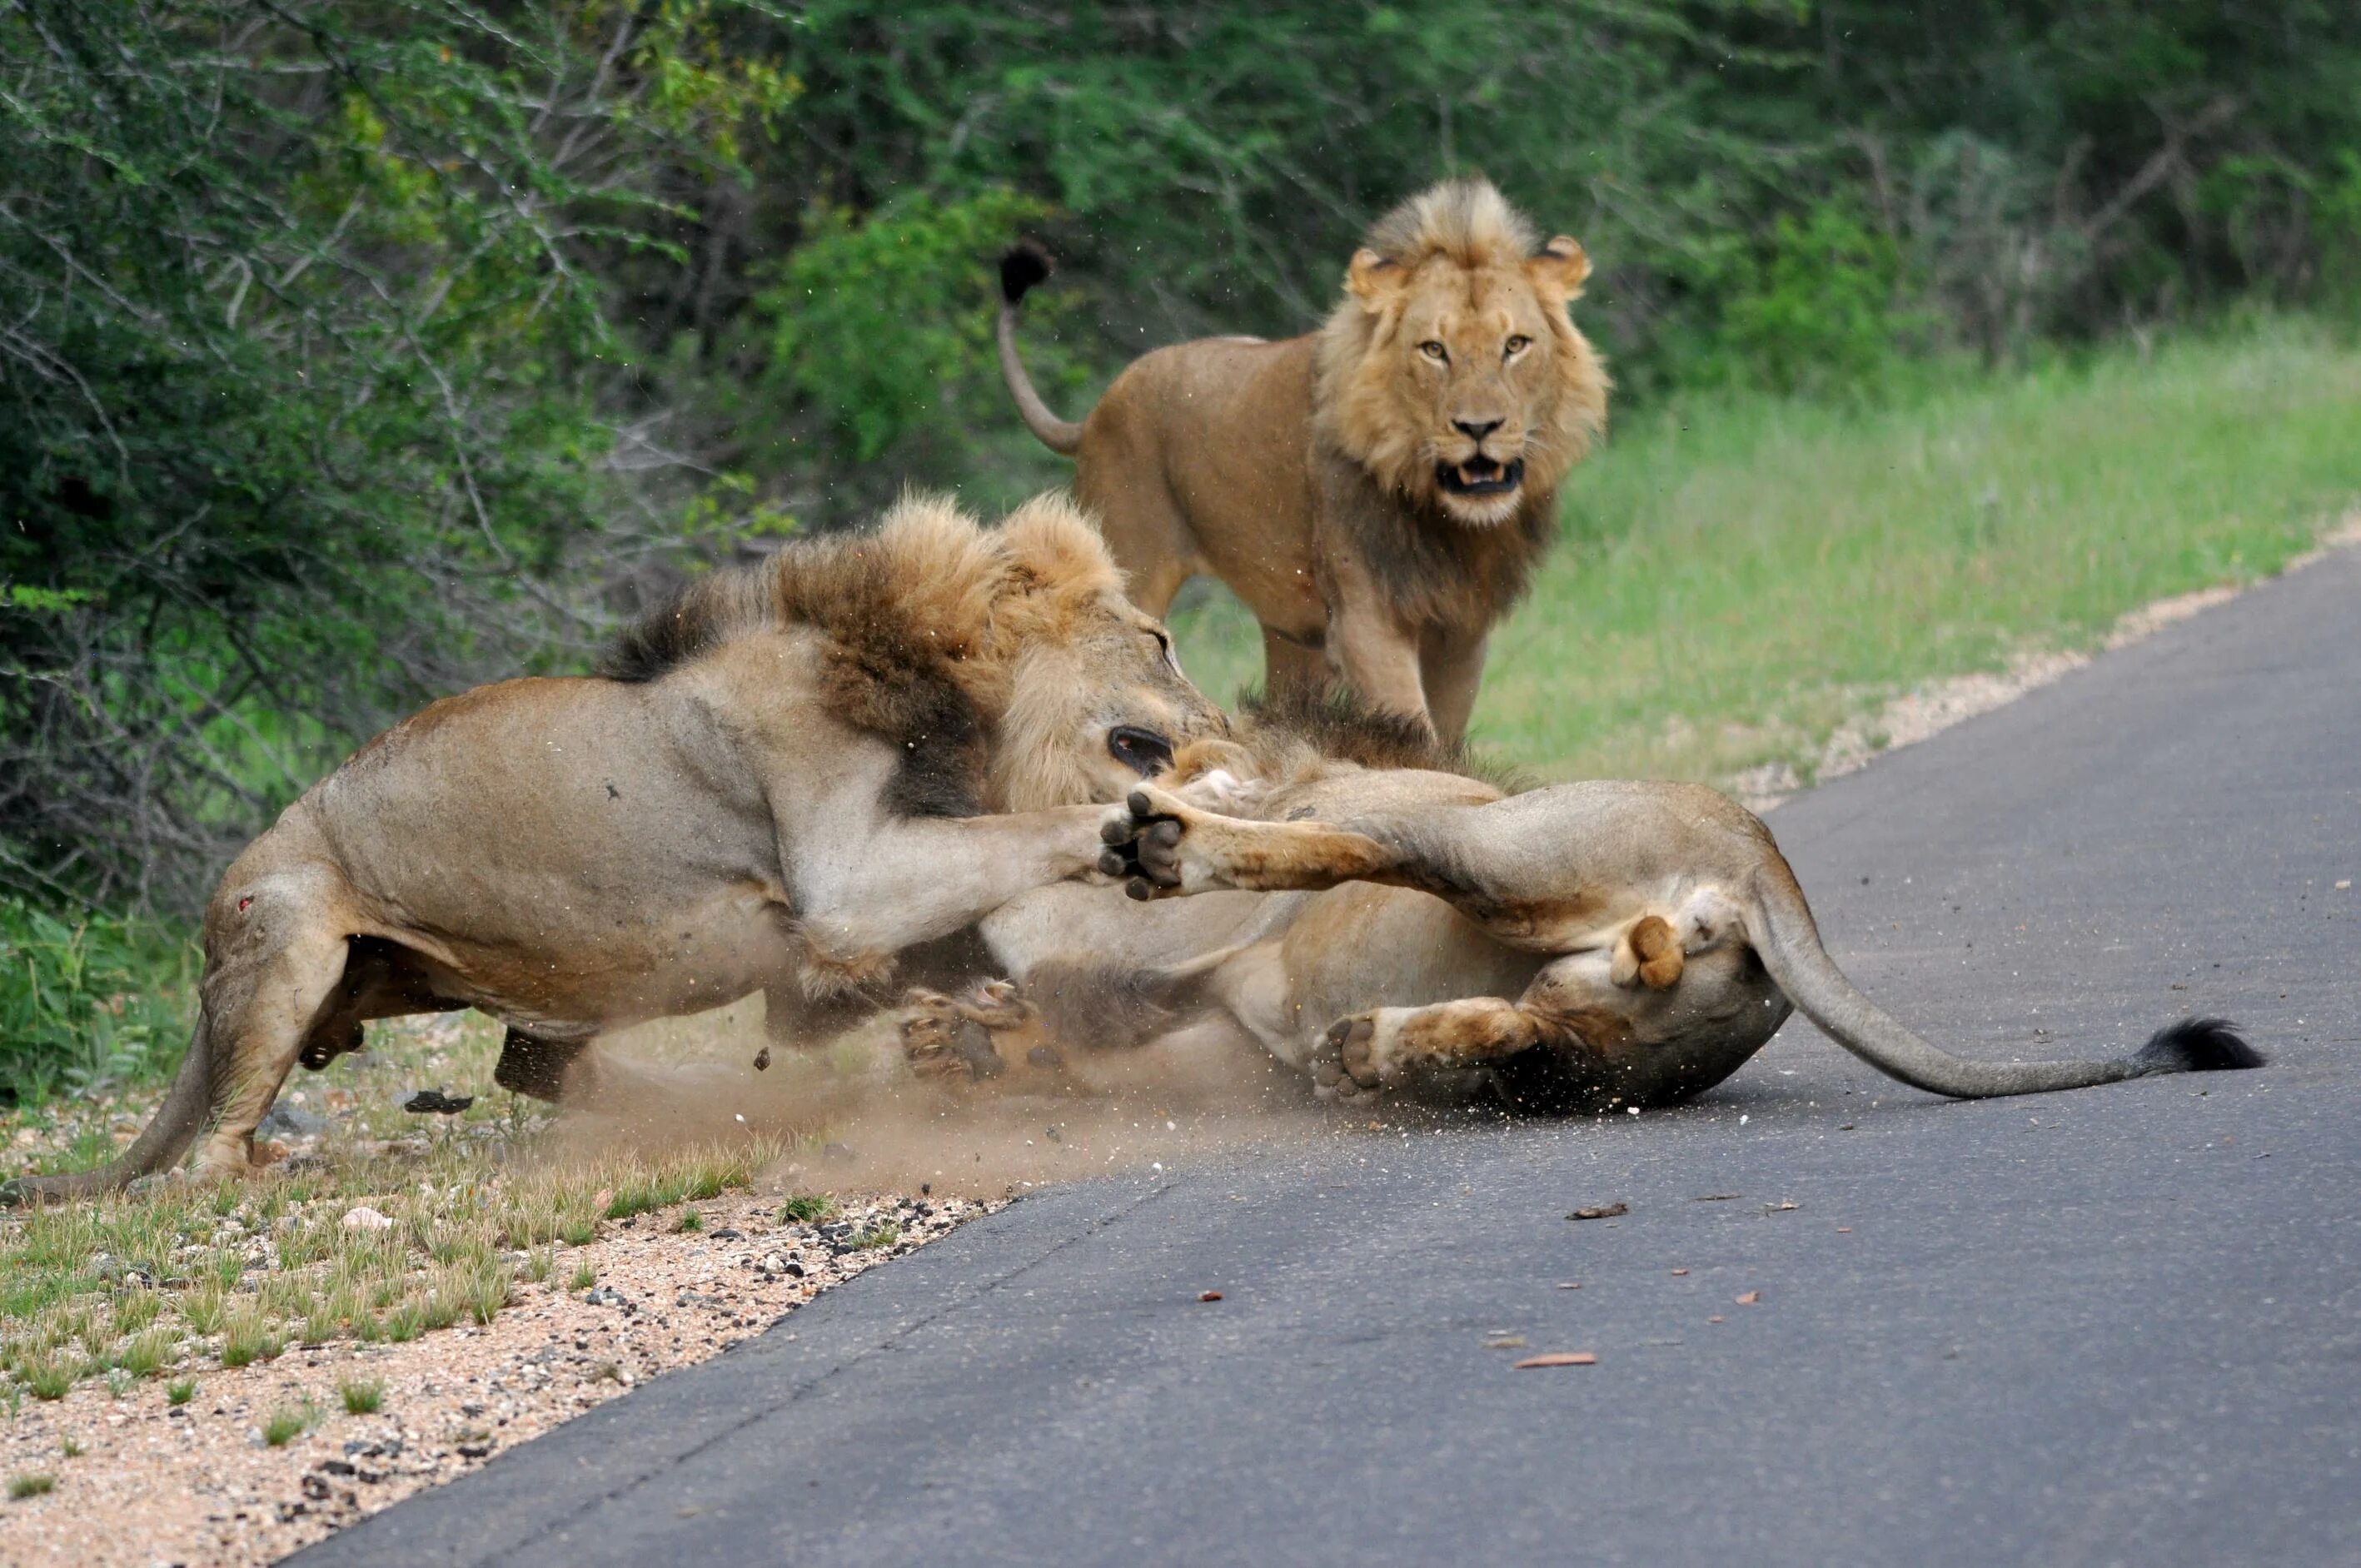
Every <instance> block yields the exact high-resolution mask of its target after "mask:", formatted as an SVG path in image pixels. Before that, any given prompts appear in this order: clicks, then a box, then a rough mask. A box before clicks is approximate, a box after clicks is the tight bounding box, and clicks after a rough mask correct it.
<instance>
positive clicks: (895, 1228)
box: [851, 1220, 902, 1251]
mask: <svg viewBox="0 0 2361 1568" xmlns="http://www.w3.org/2000/svg"><path fill="white" fill-rule="evenodd" d="M901 1239H902V1227H901V1225H900V1224H899V1223H897V1222H895V1221H893V1220H881V1221H880V1222H878V1223H876V1224H875V1225H873V1226H871V1227H870V1228H869V1229H868V1230H865V1231H862V1232H860V1233H859V1234H855V1235H854V1236H852V1237H851V1245H853V1246H855V1247H858V1248H861V1249H862V1250H863V1251H867V1250H869V1249H871V1248H873V1247H881V1246H892V1245H894V1244H895V1242H898V1241H900V1240H901Z"/></svg>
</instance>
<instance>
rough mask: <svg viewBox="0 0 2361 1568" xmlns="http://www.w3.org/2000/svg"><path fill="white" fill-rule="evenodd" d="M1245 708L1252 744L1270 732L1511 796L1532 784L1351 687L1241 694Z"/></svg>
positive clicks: (1364, 762)
mask: <svg viewBox="0 0 2361 1568" xmlns="http://www.w3.org/2000/svg"><path fill="white" fill-rule="evenodd" d="M1239 707H1240V709H1241V710H1242V711H1243V712H1244V714H1245V715H1246V722H1247V730H1246V736H1247V742H1246V743H1247V744H1248V745H1249V746H1251V745H1253V743H1254V740H1255V739H1256V738H1257V737H1259V736H1263V735H1268V736H1271V737H1273V738H1275V739H1277V740H1281V741H1295V742H1299V743H1301V744H1302V745H1306V746H1309V747H1311V748H1312V750H1313V751H1317V752H1319V753H1320V755H1322V756H1323V757H1329V758H1333V759H1334V760H1335V761H1337V762H1352V763H1355V764H1356V765H1358V766H1360V767H1364V768H1415V769H1418V770H1420V771H1422V772H1424V773H1457V774H1458V775H1459V776H1460V777H1462V778H1470V779H1477V780H1479V781H1481V782H1482V783H1485V784H1493V785H1496V786H1498V787H1499V788H1500V789H1502V790H1505V791H1507V792H1508V793H1510V794H1515V793H1517V792H1518V791H1520V790H1522V789H1524V788H1526V787H1528V786H1527V785H1526V784H1525V783H1524V782H1523V781H1522V780H1521V779H1519V778H1517V777H1516V776H1515V775H1514V774H1513V773H1510V772H1509V771H1508V770H1506V769H1503V768H1501V767H1499V766H1497V765H1496V764H1494V763H1491V762H1486V761H1483V760H1481V759H1478V758H1476V757H1473V756H1471V755H1470V754H1469V753H1468V751H1467V748H1466V745H1465V744H1464V743H1455V744H1454V743H1446V742H1444V741H1442V740H1437V739H1436V738H1435V737H1434V735H1433V733H1432V732H1431V731H1429V730H1428V729H1427V728H1426V726H1425V725H1424V724H1422V723H1421V722H1419V721H1418V720H1417V719H1415V718H1410V717H1408V716H1407V715H1404V714H1398V713H1380V712H1378V710H1377V709H1375V708H1372V707H1369V706H1368V704H1367V703H1366V702H1365V701H1363V700H1362V699H1361V697H1360V696H1358V695H1357V694H1356V693H1354V692H1353V691H1352V690H1351V689H1349V688H1347V687H1344V686H1330V687H1328V688H1327V689H1325V690H1323V691H1306V690H1295V691H1287V692H1281V693H1280V694H1279V696H1275V697H1274V696H1267V695H1264V694H1261V693H1255V694H1251V695H1249V696H1246V697H1243V698H1241V699H1240V701H1239Z"/></svg>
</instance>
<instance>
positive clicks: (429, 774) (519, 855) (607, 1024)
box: [12, 498, 1225, 1201]
mask: <svg viewBox="0 0 2361 1568" xmlns="http://www.w3.org/2000/svg"><path fill="white" fill-rule="evenodd" d="M1224 726H1225V720H1224V718H1223V717H1222V715H1221V713H1220V711H1219V710H1218V709H1217V708H1214V707H1213V706H1211V705H1210V704H1208V703H1207V702H1206V701H1205V699H1204V698H1203V697H1202V696H1200V695H1199V694H1198V693H1197V691H1196V689H1195V688H1194V687H1193V686H1191V685H1189V683H1188V681H1187V680H1186V679H1184V678H1183V677H1182V675H1181V674H1180V666H1179V664H1178V663H1176V662H1175V660H1174V658H1173V654H1172V645H1171V641H1170V638H1168V637H1167V636H1166V635H1165V632H1164V630H1163V628H1162V627H1161V626H1159V624H1158V623H1157V622H1156V621H1155V620H1152V619H1151V618H1149V617H1148V616H1146V615H1144V614H1142V613H1141V612H1140V611H1139V610H1137V609H1135V608H1134V607H1133V606H1132V605H1131V604H1130V603H1129V602H1128V601H1126V599H1125V598H1124V597H1123V592H1122V585H1121V579H1120V577H1119V576H1118V575H1117V574H1116V571H1115V565H1114V564H1113V562H1112V561H1111V560H1110V559H1109V558H1108V556H1107V554H1106V550H1105V547H1104V544H1103V543H1101V542H1100V540H1099V538H1098V535H1097V534H1096V533H1095V532H1093V530H1092V528H1091V526H1090V525H1089V523H1088V522H1086V521H1084V520H1083V519H1082V517H1081V515H1080V514H1079V513H1077V512H1076V511H1075V510H1074V509H1073V508H1072V506H1071V504H1069V503H1067V502H1064V501H1061V500H1055V499H1047V498H1045V499H1039V500H1036V501H1034V502H1032V503H1030V504H1029V505H1027V506H1026V507H1024V508H1022V509H1020V510H1018V511H1017V512H1016V514H1015V515H1013V516H1011V517H1010V518H1009V519H1008V520H1007V521H1005V523H1004V524H1003V525H1002V526H1001V527H1000V528H998V529H997V530H985V529H983V528H979V527H978V526H977V525H976V524H975V523H974V522H973V521H971V520H970V519H968V518H966V517H964V516H962V515H961V514H960V513H959V512H958V511H956V510H953V509H952V508H951V507H950V505H949V504H947V503H944V502H940V501H933V500H924V499H920V500H910V501H905V502H904V503H902V504H901V505H900V506H899V507H897V508H896V509H895V510H894V511H893V512H892V513H891V514H890V515H889V516H888V517H887V518H886V519H885V520H884V524H883V526H882V527H880V528H879V529H878V530H877V532H874V533H873V534H869V535H864V536H857V537H846V538H836V539H828V540H819V541H813V542H808V543H795V544H790V545H788V546H786V547H785V548H784V549H782V550H780V551H779V552H777V553H776V554H774V555H773V556H771V557H770V558H769V559H768V560H767V561H765V562H763V564H761V565H757V566H754V567H752V568H746V569H741V570H736V571H730V572H723V573H719V574H716V575H714V576H710V577H708V578H706V579H704V580H702V581H701V582H699V583H697V585H695V586H694V587H691V588H690V589H689V590H688V591H686V592H685V593H683V594H681V595H680V596H679V597H677V598H675V600H674V601H673V602H671V603H670V604H667V605H665V606H663V607H662V608H660V609H657V610H656V611H655V612H654V613H653V614H652V615H651V616H649V617H648V618H647V619H646V620H644V621H643V622H642V624H641V625H640V626H639V627H638V628H636V629H635V630H633V631H631V633H630V634H628V635H627V636H626V637H625V638H624V639H623V640H622V641H621V642H620V645H619V647H618V648H617V650H616V651H615V652H614V654H613V655H612V656H611V658H610V660H609V665H608V668H607V671H606V673H605V674H601V675H598V676H584V677H570V678H564V679H533V680H516V681H508V682H504V683H501V684H500V685H489V686H484V687H480V688H478V689H477V690H474V691H470V692H466V693H463V694H461V695H460V696H454V697H450V698H446V699H445V700H444V701H442V702H438V703H435V704H434V705H433V706H432V707H428V708H426V709H424V710H423V712H420V713H419V714H417V715H415V716H414V717H412V718H410V719H408V720H406V721H405V722H403V723H401V724H400V725H398V726H396V727H395V728H394V729H391V730H390V731H388V732H387V733H386V734H384V735H381V736H379V738H378V739H376V740H372V741H370V742H369V743H368V745H366V746H364V747H362V748H361V749H360V750H359V751H357V752H356V753H355V754H354V755H353V756H352V758H351V759H350V760H349V761H347V762H346V763H345V764H344V765H343V766H342V767H340V768H338V769H337V770H336V771H335V773H332V774H330V775H329V776H328V777H327V778H326V779H325V780H324V781H322V782H321V783H320V784H317V785H315V786H313V788H312V789H311V790H310V791H309V792H307V793H306V794H305V795H303V796H302V799H300V800H298V801H297V802H296V803H295V804H294V805H293V806H290V807H289V808H288V809H287V811H286V812H285V814H284V815H282V816H281V817H280V818H279V820H278V822H277V823H276V824H274V825H273V826H272V827H271V828H269V830H268V831H267V832H265V833H264V834H263V835H262V836H261V837H260V838H259V839H256V840H255V841H254V843H253V844H252V845H251V846H249V847H248V848H247V850H246V851H245V852H244V853H243V854H241V855H239V856H238V858H237V860H236V861H235V862H234V863H233V864H232V865H231V866H230V868H229V871H228V872H227V874H226V875H225V876H224V877H223V878H222V882H221V885H220V887H219V889H218V890H217V891H216V892H215V894H214V897H213V900H212V902H211V903H210V904H209V905H207V907H206V911H205V918H204V951H205V963H204V970H203V976H202V978H201V980H200V981H199V985H198V993H199V1012H198V1016H197V1023H196V1029H195V1036H194V1038H193V1039H192V1042H191V1044H190V1047H189V1053H188V1056H187V1058H185V1059H184V1060H183V1062H182V1063H181V1069H180V1071H179V1074H178V1075H177V1077H176V1078H175V1079H174V1080H173V1083H172V1087H171V1090H170V1093H169V1095H168V1097H167V1099H166V1101H165V1103H164V1105H163V1107H162V1109H161V1110H160V1111H159V1112H158V1113H157V1115H156V1117H155V1119H154V1120H153V1121H152V1122H151V1123H149V1124H148V1128H147V1129H146V1131H145V1132H144V1133H142V1134H141V1135H140V1136H139V1138H138V1139H137V1141H136V1142H135V1143H134V1144H133V1145H132V1146H130V1147H129V1148H128V1149H127V1150H126V1151H125V1152H124V1154H123V1155H122V1156H121V1157H119V1158H118V1159H116V1160H115V1162H114V1163H113V1164H112V1165H110V1166H108V1167H106V1168H104V1169H102V1170H97V1171H92V1172H84V1173H82V1174H79V1175H74V1176H69V1177H61V1178H54V1179H42V1180H27V1181H24V1182H20V1183H17V1184H15V1186H14V1190H13V1193H12V1196H14V1197H16V1198H17V1199H18V1200H20V1201H21V1200H24V1199H35V1200H38V1199H49V1198H59V1197H69V1196H74V1195H78V1194H82V1193H87V1192H93V1191H98V1190H105V1189H108V1188H113V1187H118V1186H121V1185H123V1184H124V1183H126V1182H128V1181H130V1180H131V1179H134V1178H136V1177H138V1176H141V1175H145V1174H148V1173H149V1172H153V1171H158V1170H162V1169H165V1168H170V1166H172V1165H174V1164H176V1163H177V1162H178V1161H179V1160H180V1158H181V1155H182V1154H183V1153H184V1152H185V1151H186V1150H187V1148H188V1146H189V1145H190V1144H191V1143H192V1141H193V1140H194V1139H195V1138H196V1136H197V1135H198V1133H199V1132H200V1131H201V1130H202V1129H203V1126H204V1124H206V1123H207V1122H208V1121H211V1122H212V1123H213V1124H214V1126H213V1131H212V1133H211V1134H210V1135H209V1136H207V1138H206V1139H205V1142H204V1145H203V1149H202V1152H201V1154H200V1156H199V1159H198V1170H199V1172H200V1174H202V1175H207V1176H226V1175H230V1174H233V1173H235V1172H237V1171H241V1170H244V1169H246V1168H247V1167H248V1165H249V1164H250V1162H251V1159H252V1157H253V1136H254V1130H255V1126H256V1124H258V1122H259V1121H260V1119H261V1117H262V1115H263V1113H264V1112H265V1111H267V1110H268V1109H269V1105H270V1102H271V1101H272V1099H273V1098H274V1097H275V1096H276V1095H277V1093H278V1091H279V1088H280V1084H281V1082H282V1081H283V1080H285V1078H286V1076H287V1074H288V1072H289V1070H290V1069H291V1068H293V1067H294V1065H295V1064H296V1062H297V1061H298V1060H301V1061H302V1062H303V1063H304V1064H305V1065H306V1066H307V1067H312V1068H319V1067H324V1066H325V1065H326V1064H327V1063H328V1062H329V1061H330V1060H332V1059H333V1058H335V1056H336V1055H338V1054H339V1053H341V1052H343V1051H346V1050H350V1049H353V1048H355V1047H358V1046H359V1045H360V1043H361V1025H362V1024H363V1023H364V1022H366V1021H367V1020H368V1019H371V1018H384V1017H391V1016H395V1015H399V1014H411V1013H422V1012H441V1011H445V1010H447V1009H452V1008H458V1007H475V1008H478V1009H480V1010H481V1011H483V1012H485V1013H487V1014H491V1015H492V1016H493V1017H495V1018H498V1019H500V1020H501V1021H502V1022H503V1023H504V1024H505V1025H507V1028H508V1034H507V1040H506V1044H505V1045H504V1047H503V1049H502V1052H501V1057H500V1066H499V1069H497V1071H496V1074H495V1077H496V1080H497V1081H499V1082H500V1084H502V1085H503V1086H504V1087H507V1088H511V1089H515V1090H519V1091H523V1092H527V1093H533V1094H537V1095H540V1096H542V1097H544V1098H556V1097H557V1095H558V1092H559V1091H560V1090H561V1089H562V1088H564V1087H566V1080H567V1076H568V1070H569V1069H570V1068H572V1067H573V1066H575V1065H577V1058H579V1057H580V1056H581V1054H582V1053H583V1051H584V1049H585V1047H588V1044H589V1043H590V1041H591V1040H592V1039H593V1037H594V1036H598V1035H599V1034H601V1033H604V1032H606V1031H609V1030H612V1029H617V1028H620V1027H623V1026H626V1025H631V1024H633V1023H637V1022H641V1021H642V1020H645V1019H650V1018H655V1017H663V1016H667V1015H672V1014H684V1013H690V1012H697V1011H702V1010H704V1009H706V1008H709V1007H714V1006H718V1005H720V1004H722V1003H727V1002H730V1001H732V1000H734V999H736V998H738V997H741V996H744V995H747V994H750V993H751V992H754V991H757V990H760V991H763V992H765V994H766V998H767V1004H768V1006H769V1008H770V1010H771V1012H772V1014H773V1019H774V1025H775V1024H776V1023H777V1022H778V1020H779V1018H780V1017H781V1015H783V1014H785V1015H792V1014H794V1013H795V1012H796V1010H797V1009H798V1008H801V1007H806V1006H812V1005H819V1006H825V1005H826V1004H828V1003H829V1002H831V1001H832V1000H834V999H838V998H841V997H844V996H847V995H849V994H854V995H857V994H858V993H860V992H863V991H864V990H866V989H868V988H872V987H874V986H876V985H878V984H880V983H882V982H884V981H885V980H886V978H887V977H888V976H889V975H890V974H891V972H892V970H894V968H895V960H896V957H897V955H898V954H900V953H902V952H903V951H905V950H906V949H908V948H912V947H914V946H915V945H917V944H919V943H923V942H927V941H928V940H930V939H935V938H943V937H945V936H947V935H949V934H950V933H952V932H955V931H957V930H959V929H961V927H966V926H968V925H969V924H971V923H972V922H973V921H974V920H975V919H976V918H977V917H978V916H981V915H983V914H984V913H986V912H988V911H990V910H992V909H994V908H997V907H999V906H1000V905H1005V904H1006V903H1007V902H1008V901H1009V900H1010V899H1012V898H1014V897H1016V895H1017V894H1020V893H1022V892H1024V891H1026V890H1027V889H1028V888H1032V887H1038V886H1041V885H1044V884H1048V883H1056V882H1058V881H1060V879H1063V878H1067V877H1071V876H1074V875H1077V874H1086V873H1088V872H1090V870H1091V868H1092V866H1093V861H1094V860H1095V858H1096V856H1097V852H1098V851H1097V848H1096V845H1095V842H1094V840H1093V834H1094V833H1095V831H1096V829H1097V825H1098V823H1099V822H1100V820H1101V819H1102V818H1103V817H1104V815H1105V807H1104V804H1093V803H1106V802H1114V801H1118V800H1120V799H1121V798H1122V797H1123V795H1124V792H1125V791H1126V790H1127V789H1128V788H1130V787H1131V786H1132V785H1133V784H1137V783H1138V782H1139V781H1140V780H1141V779H1142V778H1144V777H1146V776H1148V775H1151V774H1154V773H1158V772H1159V771H1160V770H1162V769H1163V768H1164V767H1165V766H1166V765H1168V764H1169V763H1170V762H1171V760H1172V756H1173V752H1174V750H1175V748H1176V747H1178V746H1180V745H1182V744H1185V743H1187V742H1189V741H1190V740H1194V739H1199V738H1202V737H1205V736H1208V735H1212V734H1216V733H1219V732H1220V731H1221V730H1222V729H1224Z"/></svg>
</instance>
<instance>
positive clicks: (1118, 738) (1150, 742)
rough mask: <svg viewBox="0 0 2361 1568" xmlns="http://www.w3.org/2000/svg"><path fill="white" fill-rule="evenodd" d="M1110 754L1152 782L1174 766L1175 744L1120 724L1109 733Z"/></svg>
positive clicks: (1150, 731) (1145, 731)
mask: <svg viewBox="0 0 2361 1568" xmlns="http://www.w3.org/2000/svg"><path fill="white" fill-rule="evenodd" d="M1107 751H1109V753H1111V754H1112V755H1113V756H1114V758H1115V761H1116V762H1121V763H1122V764H1123V765H1124V766H1125V767H1126V768H1129V769H1130V770H1131V771H1132V772H1133V773H1137V774H1138V775H1139V776H1140V777H1141V778H1144V779H1152V778H1154V777H1155V776H1156V775H1157V774H1159V773H1162V772H1163V771H1164V770H1165V769H1167V768H1169V767H1170V766H1171V765H1172V742H1171V741H1170V740H1166V739H1165V738H1164V737H1163V736H1161V735H1159V734H1158V733H1156V731H1155V730H1153V729H1139V728H1138V727H1137V726H1136V725H1130V724H1118V725H1116V726H1115V728H1114V729H1110V730H1108V731H1107Z"/></svg>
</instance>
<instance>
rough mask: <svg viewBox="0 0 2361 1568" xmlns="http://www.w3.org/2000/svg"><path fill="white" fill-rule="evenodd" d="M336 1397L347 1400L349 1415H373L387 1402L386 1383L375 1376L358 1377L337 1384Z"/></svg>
mask: <svg viewBox="0 0 2361 1568" xmlns="http://www.w3.org/2000/svg"><path fill="white" fill-rule="evenodd" d="M336 1397H337V1398H340V1399H342V1400H343V1401H344V1402H345V1414H346V1415H348V1416H373V1415H375V1414H377V1412H378V1409H379V1407H380V1406H382V1405H383V1404H384V1403H385V1385H384V1384H383V1383H381V1382H379V1381H378V1380H377V1379H376V1378H374V1377H364V1378H358V1379H356V1380H354V1381H352V1382H348V1383H339V1384H337V1385H336Z"/></svg>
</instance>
